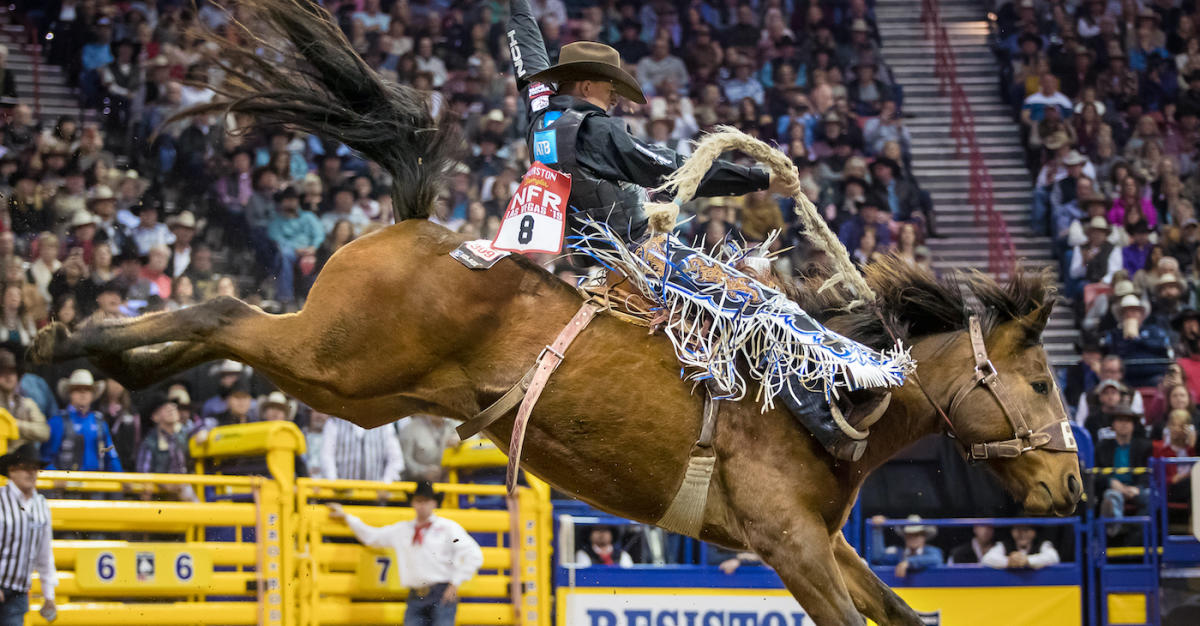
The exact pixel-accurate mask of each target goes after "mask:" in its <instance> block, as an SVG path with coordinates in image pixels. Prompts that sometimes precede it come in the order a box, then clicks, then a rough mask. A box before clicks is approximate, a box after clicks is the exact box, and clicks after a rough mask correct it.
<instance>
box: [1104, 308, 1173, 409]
mask: <svg viewBox="0 0 1200 626" xmlns="http://www.w3.org/2000/svg"><path fill="white" fill-rule="evenodd" d="M1120 307H1121V327H1120V328H1114V329H1113V330H1111V331H1109V333H1108V335H1107V336H1106V338H1105V343H1106V347H1107V348H1108V351H1109V352H1110V353H1112V354H1115V355H1117V356H1119V357H1121V360H1122V361H1124V362H1125V364H1126V370H1125V380H1126V381H1127V383H1128V384H1130V385H1132V386H1134V387H1150V386H1153V385H1155V384H1156V383H1157V382H1158V379H1159V378H1160V377H1161V376H1162V374H1163V372H1164V371H1165V370H1166V367H1167V363H1168V362H1169V360H1170V354H1171V338H1170V335H1168V334H1167V331H1166V330H1165V329H1163V328H1161V327H1159V326H1155V325H1148V324H1145V321H1146V316H1147V310H1146V305H1145V304H1144V303H1143V302H1142V300H1141V298H1139V297H1137V296H1125V297H1124V298H1122V299H1121V303H1120Z"/></svg>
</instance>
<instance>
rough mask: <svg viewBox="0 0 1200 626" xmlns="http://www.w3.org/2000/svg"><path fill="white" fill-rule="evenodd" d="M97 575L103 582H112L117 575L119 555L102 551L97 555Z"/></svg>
mask: <svg viewBox="0 0 1200 626" xmlns="http://www.w3.org/2000/svg"><path fill="white" fill-rule="evenodd" d="M96 577H97V578H99V579H100V580H101V581H102V582H106V583H108V582H112V581H113V579H115V578H116V577H117V557H115V556H113V553H111V552H101V553H100V556H98V557H96Z"/></svg>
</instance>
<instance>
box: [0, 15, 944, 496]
mask: <svg viewBox="0 0 1200 626" xmlns="http://www.w3.org/2000/svg"><path fill="white" fill-rule="evenodd" d="M323 4H324V6H325V7H326V8H327V9H329V10H330V12H331V13H332V14H333V16H334V19H335V20H336V21H337V23H338V24H339V26H340V27H341V28H342V30H343V31H344V32H345V33H346V35H347V38H348V40H349V41H350V42H351V44H352V45H353V46H354V47H355V48H356V50H357V51H358V52H359V53H360V54H361V55H362V56H363V58H364V59H366V60H367V62H368V63H369V64H370V65H371V66H372V67H374V68H375V69H376V70H377V71H378V72H379V73H380V74H381V75H382V76H383V77H384V78H386V79H389V80H395V81H400V82H404V83H407V84H411V85H413V86H414V87H416V88H418V89H420V90H423V91H425V92H426V93H428V96H429V106H430V107H431V109H432V110H433V112H434V113H435V115H437V116H440V117H441V119H442V120H443V122H442V123H444V124H448V125H456V126H457V127H459V129H460V130H461V135H462V136H464V137H465V138H466V139H467V146H466V150H465V152H464V153H463V154H462V155H461V161H460V163H459V164H458V166H457V168H456V169H455V170H454V172H453V174H452V176H451V178H450V180H448V181H447V186H446V190H445V192H444V193H443V195H442V196H441V197H440V198H439V200H438V202H437V205H436V206H435V207H434V210H433V214H432V217H431V219H432V220H433V221H436V222H438V223H440V224H442V225H444V226H446V227H448V228H451V229H453V230H457V231H459V232H463V233H468V234H471V235H473V236H476V237H480V238H491V237H492V236H493V235H494V233H495V230H496V228H497V227H498V221H499V215H500V214H501V213H502V211H503V210H504V208H505V207H506V205H507V203H508V200H509V198H510V197H511V195H512V194H513V192H514V190H515V188H516V186H517V184H518V183H519V181H520V178H521V174H522V172H523V171H524V165H525V163H526V156H527V155H526V147H525V130H526V129H525V128H523V127H522V125H523V123H524V122H523V120H525V116H524V115H523V114H522V113H521V111H520V110H519V107H521V106H523V103H521V102H520V99H519V98H518V97H517V92H516V85H515V81H514V80H513V78H512V75H511V67H510V61H509V58H508V54H509V50H508V47H507V45H506V43H505V38H504V32H503V31H504V24H505V20H506V19H507V15H506V11H507V5H506V4H505V3H497V2H488V1H482V2H470V3H468V2H449V1H448V0H383V1H380V0H354V1H341V0H330V1H326V2H324V3H323ZM533 7H534V10H535V12H536V14H537V17H538V19H539V21H540V24H541V26H542V30H543V34H544V37H545V40H546V41H547V44H548V47H549V49H550V53H551V56H552V57H553V56H555V55H556V54H557V50H558V48H559V47H560V46H561V45H562V44H564V43H568V42H570V41H573V40H577V39H593V40H600V41H605V42H608V43H610V44H612V45H613V46H614V47H615V48H616V49H617V50H619V51H620V53H621V55H622V60H623V62H624V63H625V64H626V65H627V67H628V68H629V70H630V71H631V72H632V73H633V74H634V75H636V76H637V78H638V80H639V81H640V82H641V83H642V86H643V89H644V90H645V92H646V94H647V95H648V96H649V102H648V103H647V104H646V105H644V106H640V105H635V104H633V103H630V102H622V103H621V104H620V105H619V106H618V108H617V110H616V111H615V112H614V115H619V116H621V117H622V118H623V119H624V120H625V121H626V122H627V123H628V125H629V126H630V128H631V129H633V131H634V133H635V134H636V135H637V136H638V137H640V138H642V139H644V140H645V141H648V142H653V143H656V144H661V145H667V146H670V147H672V148H674V149H677V150H679V151H681V152H684V153H687V152H689V151H690V149H691V143H690V142H691V141H692V140H693V139H695V138H696V137H697V136H698V135H699V134H700V133H701V132H703V131H706V130H709V129H712V128H714V127H715V126H717V125H719V124H731V125H734V126H737V127H738V128H740V129H742V130H743V131H745V132H747V133H749V134H751V135H754V136H756V137H759V138H762V139H764V140H767V141H769V142H772V143H774V144H776V145H778V146H779V147H780V148H781V149H782V150H784V151H785V152H786V153H787V154H788V155H789V156H790V157H791V159H792V160H793V162H794V163H795V164H796V165H797V166H798V168H799V170H800V173H801V177H802V181H803V183H804V187H805V190H806V191H807V193H808V195H809V197H811V198H814V199H816V200H817V201H818V207H819V208H820V210H821V212H822V214H823V216H824V217H825V219H826V220H828V222H829V223H830V225H831V227H832V228H833V229H834V231H835V232H837V233H838V234H839V236H840V238H841V239H842V241H843V242H845V243H846V245H847V247H848V248H849V249H850V250H851V251H852V252H853V254H854V257H855V259H856V260H857V261H858V262H860V263H869V262H871V261H872V260H873V259H875V258H878V257H879V255H881V254H884V253H886V252H888V251H896V252H897V253H899V254H901V255H902V256H905V257H906V258H908V259H909V260H910V261H911V262H913V263H925V264H927V263H928V262H929V252H928V249H927V248H925V247H924V246H922V245H921V242H922V240H923V239H924V238H925V237H926V236H927V235H928V234H929V233H930V232H931V231H932V230H933V227H934V224H933V222H932V206H931V202H930V197H929V194H927V193H925V192H923V191H922V190H921V188H920V186H919V185H918V184H917V181H916V180H915V178H914V177H913V175H912V173H911V169H910V151H911V146H910V137H909V133H908V130H907V129H906V128H905V126H904V123H903V115H902V113H901V112H902V87H901V86H900V85H898V84H896V83H895V82H894V81H893V79H892V77H891V71H890V69H889V68H888V66H887V65H886V63H884V61H883V59H882V58H880V55H879V46H880V38H879V32H878V28H877V25H876V21H875V18H874V15H873V3H872V2H868V1H867V0H851V1H849V2H830V1H823V2H796V1H795V0H786V1H781V0H760V1H741V2H715V1H691V2H665V1H661V0H658V1H654V2H647V3H638V2H632V1H630V0H619V1H618V0H603V1H596V0H580V1H568V2H566V3H564V2H562V1H561V0H535V1H534V2H533ZM9 16H10V17H11V18H12V19H13V20H14V22H16V23H21V24H26V25H28V26H29V27H31V28H34V29H36V30H37V32H38V33H39V34H40V36H39V38H40V39H41V40H43V41H44V42H45V45H44V46H43V52H44V58H43V59H41V62H42V63H44V64H50V65H55V66H58V67H60V68H62V69H63V75H64V76H65V77H66V79H67V82H68V83H69V84H70V86H71V87H72V88H73V92H72V93H73V94H75V96H72V97H76V96H77V98H78V104H79V106H80V110H81V111H83V112H84V114H83V115H82V116H81V117H72V116H62V117H56V118H53V119H51V118H45V117H39V116H37V115H35V110H34V107H33V106H32V105H33V102H32V99H33V97H34V94H31V93H21V90H20V89H18V85H17V82H16V81H15V80H14V78H13V72H12V71H9V70H7V69H5V68H4V65H5V63H6V62H7V57H8V51H7V50H6V49H4V48H3V47H2V46H0V75H2V76H0V113H2V115H0V124H2V128H0V133H2V135H0V143H2V145H0V195H2V196H3V198H4V202H3V203H0V206H2V208H0V211H2V214H0V276H2V277H3V281H2V282H0V284H2V287H3V289H2V292H3V297H2V298H0V325H2V326H3V329H0V339H3V340H4V345H5V348H6V350H7V351H0V370H3V372H4V374H0V399H6V401H7V406H8V407H9V408H10V410H11V411H13V412H14V414H16V415H17V416H18V419H19V420H20V422H21V424H22V433H21V438H22V439H25V440H29V441H34V442H37V443H39V444H41V445H42V449H43V456H44V458H45V460H46V461H47V462H48V463H50V464H51V466H52V467H72V468H78V469H84V470H116V471H119V470H125V471H130V470H152V471H169V472H182V471H188V470H189V469H190V461H189V460H188V459H187V454H186V452H187V440H188V439H189V438H190V437H194V436H201V437H202V436H204V433H205V432H206V431H207V429H209V428H211V427H213V426H214V425H218V424H230V423H241V422H245V421H253V420H266V419H289V420H295V421H296V422H297V423H298V424H300V425H301V426H302V428H303V429H304V431H305V434H306V437H307V438H308V439H309V446H308V450H309V452H308V453H307V454H306V455H305V458H303V459H301V461H303V465H304V466H306V467H307V471H308V472H309V473H311V474H313V475H323V476H330V477H333V476H337V477H352V478H375V479H387V480H393V479H398V478H402V477H405V478H411V477H426V478H428V477H434V476H437V475H438V473H439V471H440V469H439V467H438V460H439V459H440V451H441V449H442V448H443V447H444V446H445V445H446V443H447V440H448V437H447V436H446V435H445V433H446V426H445V424H444V423H442V422H441V421H439V420H437V419H436V418H426V417H412V418H409V419H408V420H406V425H405V426H404V427H403V428H401V429H400V430H395V429H378V430H375V431H364V430H363V429H361V428H358V427H356V426H353V425H352V424H349V423H348V422H344V421H342V420H339V419H337V418H333V417H329V416H326V415H322V414H319V413H315V412H311V411H309V410H308V409H307V408H306V407H297V406H295V403H294V401H292V400H290V399H287V398H285V397H282V396H281V395H280V394H279V393H278V392H277V391H275V390H274V389H273V388H272V387H271V386H270V385H269V383H267V382H266V381H265V380H263V379H260V377H251V376H249V375H248V373H247V372H246V371H245V370H244V369H243V368H241V366H239V365H237V364H236V363H232V362H230V363H223V364H220V365H218V366H216V367H214V368H211V369H209V368H203V369H198V370H194V371H192V372H189V373H188V374H187V376H186V377H183V378H180V379H179V380H174V381H171V382H170V383H168V384H166V385H163V386H160V387H159V388H157V390H156V391H154V392H153V393H149V394H132V395H131V394H130V393H129V392H128V391H127V390H125V389H124V388H123V387H122V386H121V385H120V384H119V382H118V381H116V380H113V379H101V378H100V377H99V375H98V374H96V373H95V372H94V371H89V370H88V369H86V364H85V363H83V362H76V363H71V364H66V365H62V366H57V367H48V368H38V369H36V370H28V371H27V370H26V369H25V368H24V367H23V365H24V364H23V363H21V361H22V360H23V357H24V353H25V350H26V349H27V348H28V347H29V346H30V345H31V343H32V341H33V338H34V336H35V335H36V333H37V331H38V329H39V328H42V327H44V326H45V325H46V324H48V323H50V322H61V323H62V324H65V325H66V326H67V327H68V328H71V329H74V328H75V327H77V326H78V325H79V324H81V323H83V322H85V321H86V320H89V319H113V318H122V317H128V316H133V315H138V314H141V313H146V312H153V311H160V310H175V309H179V308H183V307H188V306H191V305H194V304H196V303H199V302H203V301H205V300H207V299H209V298H212V297H215V296H219V295H232V296H238V297H242V298H244V299H247V300H249V301H251V302H253V303H256V304H259V305H260V306H262V307H263V308H264V309H267V310H271V311H286V310H294V309H295V308H296V307H298V306H300V305H301V304H302V303H303V300H304V297H305V294H306V293H307V290H308V288H309V287H311V284H312V282H313V279H314V277H315V275H316V273H317V272H319V271H320V269H321V267H322V265H323V264H324V262H325V261H326V260H327V259H328V258H329V257H330V255H331V254H333V252H335V251H336V250H337V249H338V248H340V247H341V246H343V245H345V244H346V243H348V242H350V241H352V240H353V239H355V238H356V237H360V236H362V235H364V234H366V233H368V232H370V231H372V230H375V229H378V228H382V227H384V226H386V225H387V224H389V223H391V221H392V219H393V218H392V210H391V195H390V185H391V181H390V180H389V179H388V177H387V175H386V174H385V173H383V172H382V171H381V169H380V168H378V167H377V166H375V165H374V164H372V163H369V162H366V161H364V160H363V159H362V158H360V157H359V156H358V155H356V154H355V153H354V152H353V151H352V150H350V149H348V148H347V147H346V146H344V145H340V144H337V143H332V142H329V141H326V140H323V139H322V138H320V137H316V136H312V135H309V134H306V133H303V132H299V131H297V130H296V129H293V128H285V127H278V126H275V127H269V128H263V127H259V126H257V125H256V124H255V120H253V119H248V118H245V117H241V116H236V117H235V116H217V115H204V116H195V117H190V118H182V119H173V116H174V115H175V114H177V113H179V112H181V111H183V110H185V109H186V108H188V107H190V106H193V105H197V104H203V103H206V102H210V101H212V99H213V98H214V97H215V92H214V90H213V89H212V88H211V86H214V85H219V84H220V82H221V80H222V79H223V73H222V70H221V68H220V65H219V63H218V62H217V61H218V58H219V53H220V50H221V47H222V44H221V43H217V42H218V41H224V42H227V43H229V44H231V45H233V44H238V45H240V44H245V43H247V42H246V40H245V38H246V32H245V31H244V30H242V29H241V28H240V26H239V24H250V25H253V17H252V16H251V15H250V14H249V13H248V12H246V11H245V10H244V8H243V7H239V6H238V3H237V2H228V3H226V7H221V6H218V5H216V4H213V3H211V2H207V1H204V0H201V1H200V2H197V3H195V5H193V4H192V3H177V2H156V3H155V2H132V3H129V2H115V1H112V0H88V1H76V0H54V1H52V2H49V3H39V2H32V3H30V2H18V3H16V4H14V10H13V11H11V12H10V13H9ZM197 29H203V30H207V31H208V32H210V33H211V34H213V35H214V36H215V37H216V39H215V40H214V39H213V38H211V37H210V38H206V37H202V36H198V35H197ZM687 210H688V211H689V212H691V213H692V214H694V217H695V219H693V220H691V221H690V222H686V223H685V225H684V226H682V227H681V229H682V230H683V231H684V232H683V234H684V235H686V236H691V237H694V238H695V239H696V240H701V239H703V240H706V241H708V242H714V243H715V242H719V241H722V240H724V239H725V238H726V237H737V238H743V239H745V240H746V241H749V242H761V241H764V240H766V239H767V238H768V234H769V233H770V232H771V231H773V230H776V229H779V230H782V231H784V237H782V238H781V239H780V240H778V241H776V243H775V244H774V245H775V246H776V247H777V248H785V247H788V246H792V245H793V244H803V241H804V239H803V237H800V236H799V229H798V227H796V226H794V225H793V221H794V214H793V210H792V207H791V201H790V200H780V199H779V198H776V197H772V196H771V195H770V194H768V193H767V192H765V191H764V192H759V193H756V194H752V195H750V196H747V197H745V198H718V199H712V200H708V201H701V202H698V203H696V205H695V206H694V207H687ZM808 261H809V258H808V256H807V248H806V246H804V245H798V246H795V247H793V248H792V249H791V250H790V251H789V254H787V255H782V256H781V257H780V259H779V263H780V264H781V266H782V267H781V269H783V270H785V271H790V270H792V269H795V270H799V269H800V268H802V267H803V266H804V264H806V263H807V262H808ZM550 263H551V262H548V268H549V269H555V268H553V267H552V266H550ZM6 355H7V356H6ZM10 357H11V358H10ZM18 370H19V371H18ZM9 372H11V373H15V374H17V376H16V377H13V381H11V382H12V384H9V383H4V381H5V380H8V379H9V376H8V375H7V374H8V373H9ZM17 380H19V383H18V382H16V381H17ZM397 417H400V416H397ZM99 449H105V450H107V453H105V454H97V453H96V450H99ZM349 449H354V450H356V452H355V453H354V454H352V455H347V454H346V453H344V450H349ZM350 457H353V460H347V459H349V458H350Z"/></svg>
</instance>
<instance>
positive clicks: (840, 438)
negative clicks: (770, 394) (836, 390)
mask: <svg viewBox="0 0 1200 626" xmlns="http://www.w3.org/2000/svg"><path fill="white" fill-rule="evenodd" d="M788 387H789V389H788V390H787V391H784V392H783V393H781V394H779V397H780V398H782V399H783V403H784V404H785V405H786V406H787V408H788V410H789V411H791V413H792V416H793V417H795V418H796V420H797V421H799V422H800V423H801V424H802V425H803V426H804V427H805V428H807V429H808V432H810V433H812V435H813V437H815V438H816V440H817V442H818V443H820V444H821V445H822V446H824V447H825V449H826V450H828V451H829V454H832V455H833V456H834V458H837V459H840V460H842V461H857V460H858V459H859V458H861V457H862V455H863V452H864V451H866V449H867V440H866V439H853V438H851V437H850V435H848V434H846V433H845V432H844V431H843V430H842V429H841V428H840V427H839V426H838V425H837V423H836V422H834V421H833V413H832V409H831V408H830V405H829V403H828V402H826V400H825V394H824V393H823V392H820V391H810V390H808V389H806V388H804V386H802V385H800V384H799V383H798V382H794V381H789V383H788Z"/></svg>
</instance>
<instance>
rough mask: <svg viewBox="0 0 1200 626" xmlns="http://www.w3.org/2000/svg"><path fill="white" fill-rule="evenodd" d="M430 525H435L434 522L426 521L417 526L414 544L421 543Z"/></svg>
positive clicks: (414, 533) (414, 532)
mask: <svg viewBox="0 0 1200 626" xmlns="http://www.w3.org/2000/svg"><path fill="white" fill-rule="evenodd" d="M430 526H433V522H425V523H424V524H417V525H416V528H415V529H414V531H413V545H414V546H419V545H421V539H423V538H424V535H425V531H426V530H428V529H429V527H430Z"/></svg>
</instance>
